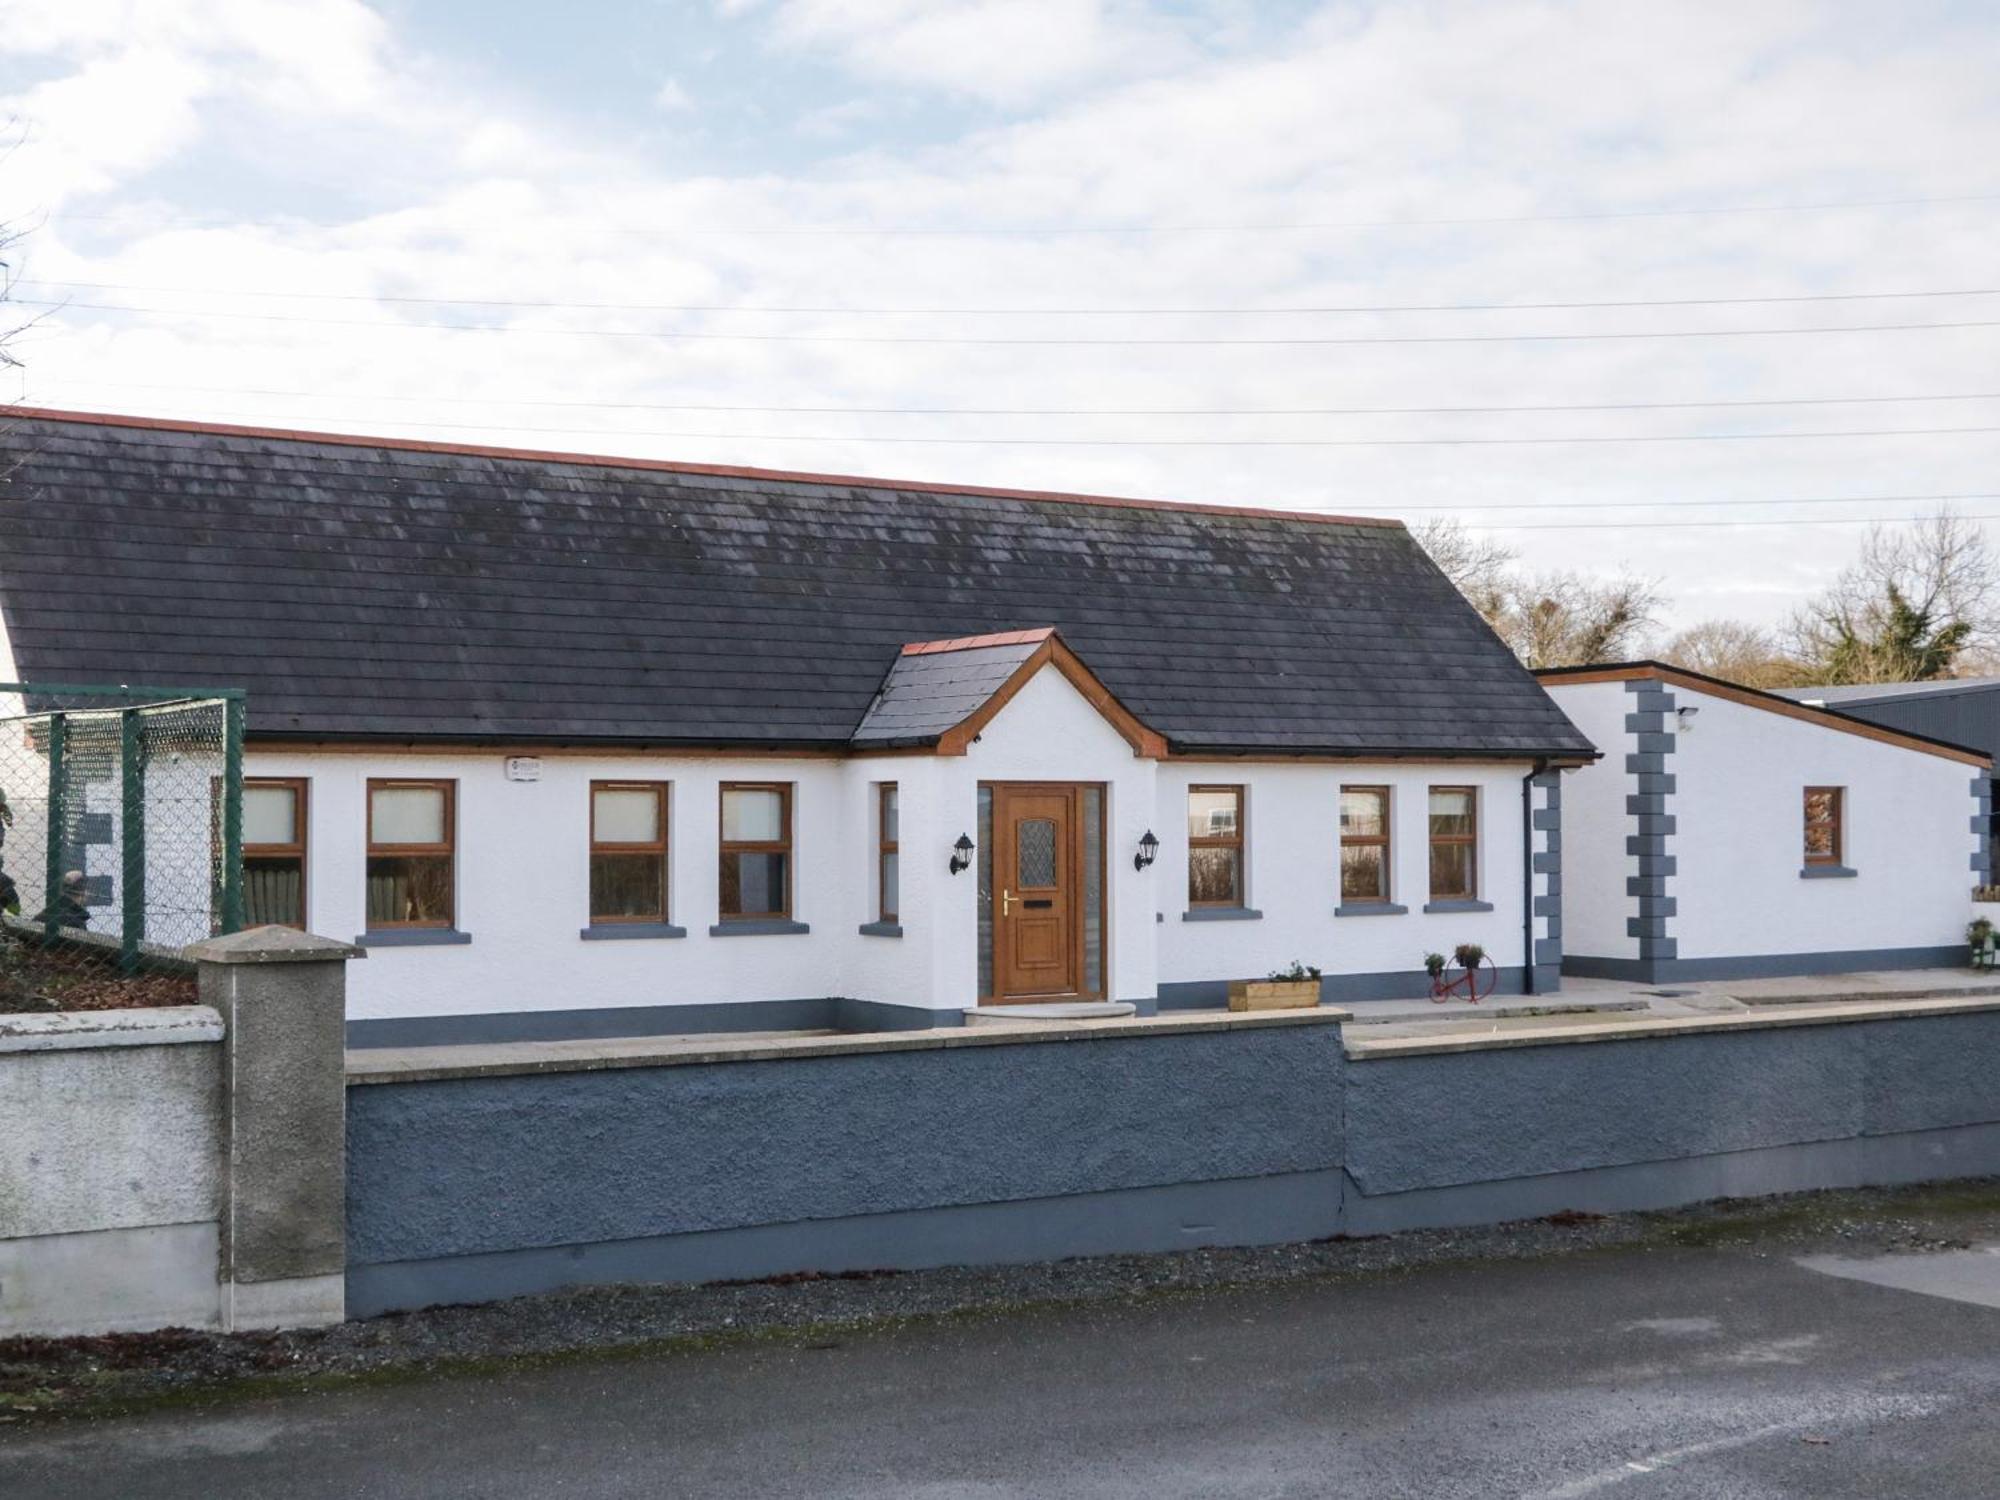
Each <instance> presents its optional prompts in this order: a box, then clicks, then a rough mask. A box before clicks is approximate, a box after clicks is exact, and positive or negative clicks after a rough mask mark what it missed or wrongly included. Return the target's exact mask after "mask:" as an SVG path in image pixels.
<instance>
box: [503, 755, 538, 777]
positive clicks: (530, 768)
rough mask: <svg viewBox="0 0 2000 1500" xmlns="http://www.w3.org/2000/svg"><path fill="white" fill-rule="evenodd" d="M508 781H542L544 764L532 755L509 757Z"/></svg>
mask: <svg viewBox="0 0 2000 1500" xmlns="http://www.w3.org/2000/svg"><path fill="white" fill-rule="evenodd" d="M507 779H508V780H509V781H540V780H541V779H542V763H541V761H540V760H539V759H537V758H536V757H535V756H532V755H510V756H508V757H507Z"/></svg>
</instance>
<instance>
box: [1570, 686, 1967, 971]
mask: <svg viewBox="0 0 2000 1500" xmlns="http://www.w3.org/2000/svg"><path fill="white" fill-rule="evenodd" d="M1538 675H1539V676H1540V679H1541V682H1542V685H1543V686H1544V687H1546V688H1547V689H1548V690H1549V692H1550V694H1551V696H1553V697H1554V698H1555V700H1556V702H1557V703H1558V704H1560V705H1561V707H1562V710H1563V712H1564V713H1566V714H1568V715H1569V717H1570V719H1571V720H1572V721H1573V722H1574V723H1575V724H1576V725H1577V727H1578V728H1579V729H1581V730H1582V731H1583V732H1584V734H1586V735H1587V736H1589V738H1590V739H1591V740H1592V741H1593V742H1594V743H1595V744H1597V745H1598V747H1599V748H1600V749H1602V750H1603V751H1604V752H1605V753H1604V758H1603V759H1602V760H1601V761H1599V762H1598V763H1596V764H1595V765H1593V766H1590V767H1588V768H1584V769H1579V770H1577V771H1575V772H1572V773H1570V774H1569V775H1567V776H1566V777H1565V778H1564V795H1563V813H1564V828H1563V866H1562V874H1561V881H1562V887H1563V890H1562V894H1563V897H1564V902H1563V914H1562V918H1561V921H1562V924H1563V931H1562V939H1563V945H1564V948H1563V960H1562V962H1563V971H1564V972H1565V973H1566V974H1575V975H1583V976H1591V977H1598V978H1615V979H1629V980H1640V981H1647V982H1655V983H1658V982H1670V981H1674V980H1696V979H1733V978H1744V977H1752V976H1758V975H1776V974H1824V973H1841V972H1854V971H1860V970H1870V969H1899V968H1926V967H1932V966H1937V965H1944V964H1957V963H1962V962H1963V960H1964V956H1965V951H1966V950H1965V924H1966V921H1967V918H1968V917H1969V916H1970V914H1971V910H1970V903H1971V892H1972V888H1973V887H1974V886H1975V885H1977V884H1980V883H1982V882H1983V881H1984V880H1985V879H1986V875H1987V861H1988V841H1987V837H1986V831H1985V827H1986V825H1985V818H1984V811H1985V807H1986V801H1985V799H1986V796H1987V788H1988V785H1989V783H1988V777H1989V775H1990V774H1991V769H1992V761H1991V758H1990V757H1989V756H1988V755H1987V754H1986V752H1984V751H1982V750H1977V749H1972V748H1968V747H1966V746H1962V745H1956V744H1952V743H1950V742H1948V741H1944V740H1939V739H1933V738H1929V737H1927V736H1924V735H1920V734H1915V733H1912V732H1910V731H1908V730H1904V729H1895V728H1889V727H1887V726H1884V725H1880V724H1874V723H1869V722H1867V721H1865V720H1863V719H1860V718H1855V717H1850V716H1849V715H1846V714H1843V713H1839V712H1836V711H1834V710H1832V709H1830V708H1825V707H1819V706H1814V705H1811V704H1805V703H1798V702H1794V701H1792V700H1791V699H1789V698H1785V697H1781V696H1779V695H1777V694H1773V693H1766V692H1760V691H1757V690H1755V689H1751V688H1745V687H1739V686H1737V685H1736V684H1734V683H1730V682H1724V681H1722V680H1720V679H1718V678H1713V677H1707V676H1704V675H1702V674H1700V673H1696V672H1690V671H1686V670H1684V669H1682V668H1679V667H1673V666H1667V665H1665V664H1663V663H1660V662H1654V661H1643V662H1630V663H1623V664H1618V665H1606V666H1588V667H1574V668H1561V669H1557V670H1552V671H1545V672H1542V673H1540V674H1538Z"/></svg>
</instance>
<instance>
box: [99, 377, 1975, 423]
mask: <svg viewBox="0 0 2000 1500" xmlns="http://www.w3.org/2000/svg"><path fill="white" fill-rule="evenodd" d="M72 383H73V384H76V385H83V386H89V387H91V388H93V389H100V390H119V391H176V392H199V393H201V394H203V395H210V396H289V397H297V398H301V399H304V400H310V401H364V402H394V403H397V404H401V405H407V404H409V403H411V402H419V403H425V404H436V405H450V406H533V407H547V408H566V409H571V410H587V411H691V412H754V413H759V414H764V415H771V414H777V413H786V412H802V413H810V414H812V415H815V416H837V415H849V416H876V417H882V416H908V417H1410V416H1447V415H1505V414H1508V413H1515V412H1552V411H1563V412H1568V411H1703V410H1708V409H1710V408H1715V409H1729V408H1739V407H1770V406H1864V405H1883V404H1890V403H1908V402H1916V401H2000V391H1959V392H1948V393H1943V394H1938V395H1930V396H1771V397H1757V398H1751V399H1747V400H1733V401H1584V402H1563V403H1553V404H1538V405H1517V406H751V405H724V404H715V403H706V404H702V403H688V402H679V401H554V400H548V399H545V398H533V397H516V396H415V395H409V394H404V393H383V394H374V395H356V394H355V393H353V392H351V391H305V390H298V389H296V388H290V387H283V386H231V385H187V384H185V383H183V382H181V381H138V380H89V379H85V380H79V381H75V382H72Z"/></svg>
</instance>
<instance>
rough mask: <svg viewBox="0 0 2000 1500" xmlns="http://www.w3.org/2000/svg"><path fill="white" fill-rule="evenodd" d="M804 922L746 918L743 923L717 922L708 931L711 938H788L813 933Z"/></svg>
mask: <svg viewBox="0 0 2000 1500" xmlns="http://www.w3.org/2000/svg"><path fill="white" fill-rule="evenodd" d="M811 931H812V928H810V927H808V926H807V925H806V924H805V923H804V922H793V921H789V920H787V919H786V918H783V917H775V918H766V917H754V918H746V919H745V920H743V921H741V922H717V923H716V924H715V925H714V926H713V927H711V928H709V929H708V935H709V936H710V937H787V936H789V935H791V934H793V933H798V932H811Z"/></svg>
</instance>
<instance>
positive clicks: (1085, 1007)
mask: <svg viewBox="0 0 2000 1500" xmlns="http://www.w3.org/2000/svg"><path fill="white" fill-rule="evenodd" d="M1138 1010H1139V1007H1138V1006H1136V1005H1134V1004H1133V1003H1132V1002H1131V1001H1129V1000H1052V1001H1049V1002H1048V1003H1046V1004H1041V1005H974V1006H970V1007H968V1008H967V1010H966V1012H965V1024H966V1025H968V1026H1005V1025H1009V1024H1012V1025H1017V1026H1018V1025H1022V1024H1025V1023H1028V1022H1032V1021H1116V1020H1120V1019H1122V1018H1123V1017H1126V1016H1130V1015H1136V1014H1137V1013H1138Z"/></svg>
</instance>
